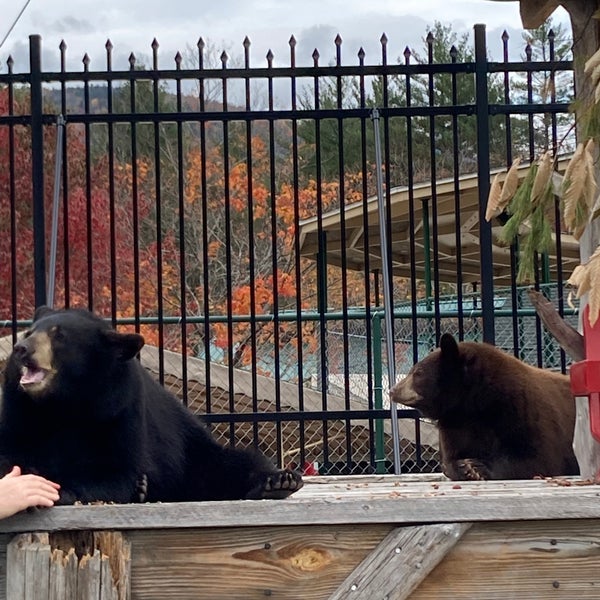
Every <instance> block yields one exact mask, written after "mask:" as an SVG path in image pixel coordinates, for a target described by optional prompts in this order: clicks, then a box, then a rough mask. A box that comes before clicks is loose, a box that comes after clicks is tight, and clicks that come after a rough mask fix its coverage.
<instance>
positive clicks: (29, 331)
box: [23, 329, 31, 338]
mask: <svg viewBox="0 0 600 600" xmlns="http://www.w3.org/2000/svg"><path fill="white" fill-rule="evenodd" d="M30 335H31V329H28V330H27V331H26V332H25V333H24V334H23V338H28V337H29V336H30Z"/></svg>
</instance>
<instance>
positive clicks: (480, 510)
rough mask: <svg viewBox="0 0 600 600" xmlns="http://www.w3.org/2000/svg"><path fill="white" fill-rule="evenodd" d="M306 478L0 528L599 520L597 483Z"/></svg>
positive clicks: (61, 511) (52, 512) (69, 510)
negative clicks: (219, 497) (247, 495)
mask: <svg viewBox="0 0 600 600" xmlns="http://www.w3.org/2000/svg"><path fill="white" fill-rule="evenodd" d="M559 482H562V483H564V484H568V486H566V485H558V484H557V482H556V481H544V480H530V481H510V482H507V481H494V482H492V481H488V482H460V483H456V482H451V481H439V482H432V481H426V482H418V481H405V480H403V479H402V476H400V477H396V478H394V477H387V478H382V479H380V481H379V482H375V483H373V482H372V481H371V480H366V481H365V480H364V479H361V478H360V477H358V478H357V480H356V482H348V481H347V480H344V481H342V482H331V481H330V482H328V483H325V484H319V483H314V484H313V483H309V484H307V485H306V486H305V489H303V490H300V492H298V494H294V495H293V496H291V497H290V498H287V499H286V500H238V501H233V502H188V503H163V504H142V505H139V504H128V505H99V506H70V507H64V506H58V507H54V508H51V509H44V510H40V511H37V512H36V513H34V514H27V513H25V514H20V515H15V516H13V517H10V518H8V519H5V520H3V521H0V532H3V533H8V532H19V533H21V532H27V531H43V530H45V531H61V530H99V529H116V530H130V529H144V528H147V527H156V528H164V529H169V528H182V527H183V528H187V527H190V528H209V527H246V526H267V525H274V526H276V525H280V524H281V523H286V524H289V525H311V524H315V525H318V524H324V525H327V524H332V525H341V524H352V523H354V524H360V523H364V524H366V523H390V524H404V525H407V524H411V523H422V522H423V520H424V515H426V516H427V518H426V520H427V522H430V523H453V522H471V521H492V520H493V521H502V520H509V521H511V520H512V521H515V520H539V519H542V520H545V519H590V518H600V486H598V485H578V483H581V482H577V481H575V480H573V481H570V480H559Z"/></svg>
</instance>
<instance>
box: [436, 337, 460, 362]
mask: <svg viewBox="0 0 600 600" xmlns="http://www.w3.org/2000/svg"><path fill="white" fill-rule="evenodd" d="M440 350H441V351H442V358H444V360H447V361H451V362H456V361H458V355H459V352H458V343H457V341H456V340H455V339H454V337H453V336H452V335H450V334H449V333H444V335H442V337H441V338H440Z"/></svg>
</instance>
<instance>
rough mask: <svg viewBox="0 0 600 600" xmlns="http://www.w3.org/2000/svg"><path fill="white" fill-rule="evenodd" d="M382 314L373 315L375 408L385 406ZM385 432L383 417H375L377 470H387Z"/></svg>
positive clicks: (381, 471) (378, 471) (379, 472)
mask: <svg viewBox="0 0 600 600" xmlns="http://www.w3.org/2000/svg"><path fill="white" fill-rule="evenodd" d="M382 342H383V340H382V337H381V315H380V313H375V314H374V315H373V394H374V396H375V409H376V410H381V409H382V408H383V369H382V368H381V366H382V365H383V360H382V356H381V345H382ZM384 435H385V432H384V429H383V419H375V472H376V473H378V474H381V473H385V472H386V466H385V438H384Z"/></svg>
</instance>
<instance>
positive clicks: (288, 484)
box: [245, 469, 304, 500]
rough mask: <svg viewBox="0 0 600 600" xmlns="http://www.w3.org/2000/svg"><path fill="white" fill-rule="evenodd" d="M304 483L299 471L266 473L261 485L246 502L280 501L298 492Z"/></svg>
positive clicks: (246, 497)
mask: <svg viewBox="0 0 600 600" xmlns="http://www.w3.org/2000/svg"><path fill="white" fill-rule="evenodd" d="M303 485H304V483H303V482H302V475H301V474H300V473H298V472H297V471H291V470H290V469H285V470H281V471H275V472H274V473H265V474H264V476H263V477H262V478H261V480H260V481H259V483H258V484H257V485H256V486H255V487H253V488H252V489H251V490H250V491H249V492H248V493H247V494H246V496H245V499H246V500H280V499H281V498H287V497H288V496H289V495H291V494H293V493H294V492H297V491H298V490H299V489H300V488H301V487H302V486H303Z"/></svg>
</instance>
